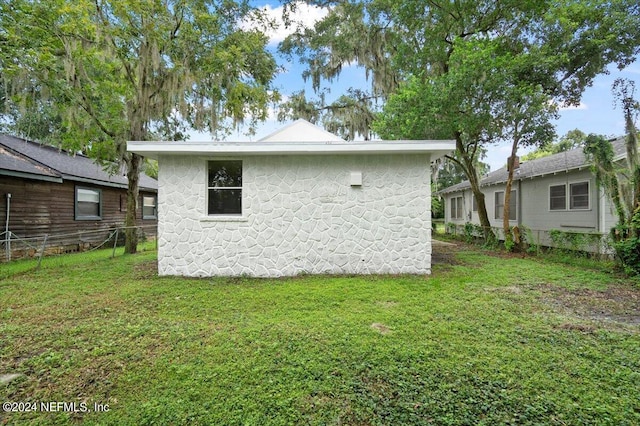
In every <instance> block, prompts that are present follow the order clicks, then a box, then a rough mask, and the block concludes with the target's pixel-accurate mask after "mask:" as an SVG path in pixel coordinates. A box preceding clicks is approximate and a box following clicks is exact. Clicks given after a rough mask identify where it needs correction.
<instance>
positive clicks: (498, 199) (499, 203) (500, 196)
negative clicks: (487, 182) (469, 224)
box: [494, 192, 504, 219]
mask: <svg viewBox="0 0 640 426" xmlns="http://www.w3.org/2000/svg"><path fill="white" fill-rule="evenodd" d="M494 208H495V214H494V218H495V219H502V218H503V216H504V192H496V193H495V203H494Z"/></svg>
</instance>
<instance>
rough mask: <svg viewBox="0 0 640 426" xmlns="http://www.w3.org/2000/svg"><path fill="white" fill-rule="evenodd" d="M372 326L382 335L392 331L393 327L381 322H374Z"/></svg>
mask: <svg viewBox="0 0 640 426" xmlns="http://www.w3.org/2000/svg"><path fill="white" fill-rule="evenodd" d="M371 328H373V329H374V330H376V331H378V332H379V333H380V334H382V335H385V334H389V333H391V329H390V328H389V327H387V326H386V325H384V324H381V323H379V322H374V323H373V324H371Z"/></svg>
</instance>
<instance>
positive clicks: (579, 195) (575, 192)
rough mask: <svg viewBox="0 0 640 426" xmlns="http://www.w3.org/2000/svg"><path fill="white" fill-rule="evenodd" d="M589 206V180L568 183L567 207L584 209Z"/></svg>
mask: <svg viewBox="0 0 640 426" xmlns="http://www.w3.org/2000/svg"><path fill="white" fill-rule="evenodd" d="M588 208H589V182H579V183H572V184H569V209H571V210H585V209H588Z"/></svg>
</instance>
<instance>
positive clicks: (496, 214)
mask: <svg viewBox="0 0 640 426" xmlns="http://www.w3.org/2000/svg"><path fill="white" fill-rule="evenodd" d="M498 194H502V205H501V207H500V208H498V206H497V199H496V196H497V195H498ZM504 194H505V190H504V189H503V190H502V191H495V192H494V193H493V218H494V219H495V220H503V217H502V215H503V214H504ZM511 200H513V205H512V206H510V207H509V222H516V221H517V220H518V190H517V189H512V190H511V198H510V200H509V203H511V202H512V201H511ZM511 207H514V208H511ZM512 213H513V214H514V216H515V217H514V218H513V219H511V214H512Z"/></svg>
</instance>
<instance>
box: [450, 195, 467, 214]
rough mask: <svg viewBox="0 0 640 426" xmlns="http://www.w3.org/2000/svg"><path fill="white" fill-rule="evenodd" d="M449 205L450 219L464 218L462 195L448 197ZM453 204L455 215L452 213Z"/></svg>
mask: <svg viewBox="0 0 640 426" xmlns="http://www.w3.org/2000/svg"><path fill="white" fill-rule="evenodd" d="M449 200H450V201H449V207H450V208H451V220H460V219H463V218H464V214H463V212H464V196H462V195H456V196H455V197H451V198H450V199H449ZM454 204H455V206H456V207H455V215H454V208H453V206H454Z"/></svg>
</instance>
